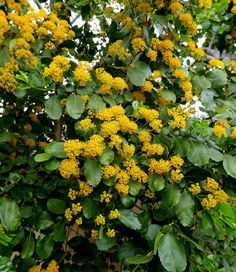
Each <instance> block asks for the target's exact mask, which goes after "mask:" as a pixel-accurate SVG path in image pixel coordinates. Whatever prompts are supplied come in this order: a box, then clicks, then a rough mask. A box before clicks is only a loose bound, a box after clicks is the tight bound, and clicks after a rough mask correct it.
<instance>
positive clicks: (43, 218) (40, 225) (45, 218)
mask: <svg viewBox="0 0 236 272" xmlns="http://www.w3.org/2000/svg"><path fill="white" fill-rule="evenodd" d="M53 224H54V222H53V221H52V217H51V216H50V214H49V213H48V212H46V211H44V212H43V213H42V214H41V215H40V217H39V218H38V220H37V222H36V224H35V227H36V228H37V229H40V230H43V229H48V228H50V227H51V226H52V225H53Z"/></svg>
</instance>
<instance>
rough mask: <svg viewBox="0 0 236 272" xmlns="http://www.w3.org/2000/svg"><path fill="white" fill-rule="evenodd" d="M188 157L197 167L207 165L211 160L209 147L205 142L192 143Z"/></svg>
mask: <svg viewBox="0 0 236 272" xmlns="http://www.w3.org/2000/svg"><path fill="white" fill-rule="evenodd" d="M187 157H188V160H189V161H190V162H192V163H193V164H194V165H196V166H203V165H206V164H207V163H208V162H209V158H210V156H209V151H208V147H207V145H206V144H205V143H204V142H199V141H191V142H190V149H189V151H188V153H187Z"/></svg>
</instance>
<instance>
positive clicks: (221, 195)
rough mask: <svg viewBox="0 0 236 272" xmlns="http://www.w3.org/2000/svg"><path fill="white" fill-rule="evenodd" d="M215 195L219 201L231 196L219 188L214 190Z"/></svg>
mask: <svg viewBox="0 0 236 272" xmlns="http://www.w3.org/2000/svg"><path fill="white" fill-rule="evenodd" d="M214 197H215V199H216V201H218V202H225V201H227V200H228V198H229V196H228V195H227V194H226V192H225V191H224V190H218V191H215V192H214Z"/></svg>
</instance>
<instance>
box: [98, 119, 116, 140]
mask: <svg viewBox="0 0 236 272" xmlns="http://www.w3.org/2000/svg"><path fill="white" fill-rule="evenodd" d="M100 130H101V133H102V135H103V137H105V138H106V137H108V136H110V135H114V134H116V133H117V132H118V131H119V130H120V125H119V122H118V121H108V122H104V123H102V124H101V128H100Z"/></svg>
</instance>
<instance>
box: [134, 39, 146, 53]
mask: <svg viewBox="0 0 236 272" xmlns="http://www.w3.org/2000/svg"><path fill="white" fill-rule="evenodd" d="M131 45H132V47H133V49H134V53H135V54H137V53H139V52H143V51H144V49H145V46H146V43H145V41H144V40H143V39H141V38H134V39H133V40H132V41H131Z"/></svg>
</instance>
